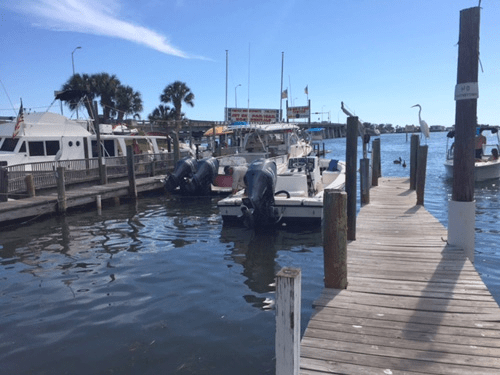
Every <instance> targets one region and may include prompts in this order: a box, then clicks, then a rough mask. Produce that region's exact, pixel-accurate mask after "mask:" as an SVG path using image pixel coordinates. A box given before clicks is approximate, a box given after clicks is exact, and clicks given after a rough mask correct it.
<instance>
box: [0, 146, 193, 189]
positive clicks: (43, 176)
mask: <svg viewBox="0 0 500 375" xmlns="http://www.w3.org/2000/svg"><path fill="white" fill-rule="evenodd" d="M188 154H189V152H181V157H184V156H187V155H188ZM103 164H104V166H105V168H104V170H105V173H106V176H107V179H108V180H112V179H120V178H126V177H127V176H128V167H127V158H126V157H125V156H118V157H107V158H105V159H103ZM58 167H64V168H65V171H64V179H65V184H66V185H72V184H81V183H98V181H99V180H100V175H99V159H98V158H92V159H77V160H63V161H51V162H39V163H27V164H19V165H14V166H8V167H7V171H8V172H7V173H8V194H11V195H13V196H14V195H15V196H18V197H22V196H26V195H27V193H28V188H27V183H26V179H27V176H28V175H31V176H32V179H33V184H34V187H35V190H40V189H52V188H56V187H57V177H56V171H57V168H58ZM173 168H174V155H173V153H166V152H162V153H159V154H150V153H144V154H136V155H134V172H135V174H136V176H137V177H149V176H155V175H162V174H166V173H167V171H168V170H171V169H173Z"/></svg>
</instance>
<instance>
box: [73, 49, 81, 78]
mask: <svg viewBox="0 0 500 375" xmlns="http://www.w3.org/2000/svg"><path fill="white" fill-rule="evenodd" d="M81 48H82V47H76V48H75V49H74V50H73V52H71V65H72V66H73V75H75V59H74V58H73V54H74V53H75V51H76V50H77V49H81Z"/></svg>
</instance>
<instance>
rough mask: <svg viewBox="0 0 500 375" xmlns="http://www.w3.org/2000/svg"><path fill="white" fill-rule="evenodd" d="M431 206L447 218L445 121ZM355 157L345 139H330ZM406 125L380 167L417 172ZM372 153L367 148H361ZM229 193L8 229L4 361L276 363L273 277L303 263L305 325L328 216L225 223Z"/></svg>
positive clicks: (481, 193) (481, 208) (125, 366)
mask: <svg viewBox="0 0 500 375" xmlns="http://www.w3.org/2000/svg"><path fill="white" fill-rule="evenodd" d="M431 137H432V138H431V139H430V140H429V141H428V144H429V160H428V174H427V183H426V192H425V206H426V208H427V209H428V210H429V211H431V213H432V214H434V215H435V216H436V217H437V218H438V219H439V220H440V221H441V222H442V223H443V224H444V225H447V219H448V218H447V206H448V199H449V197H450V196H451V184H450V183H449V181H447V180H445V179H444V167H443V165H442V162H443V160H444V152H445V143H446V141H445V133H432V134H431ZM325 143H326V147H327V149H329V150H332V153H331V155H330V156H332V157H336V156H338V157H339V158H341V159H344V158H345V139H336V140H327V141H326V142H325ZM409 147H410V146H409V142H408V143H407V142H406V137H405V135H404V134H394V135H383V136H382V137H381V148H382V174H383V175H384V176H408V175H409V168H408V167H407V168H403V167H402V166H401V165H397V164H394V163H393V160H395V159H397V158H398V157H399V156H401V157H402V158H403V159H404V160H406V161H407V163H408V164H409V153H410V151H409ZM360 155H361V154H360V153H359V154H358V157H359V156H360ZM498 196H499V184H498V181H493V182H490V183H487V184H483V185H481V186H477V187H476V200H477V218H476V248H477V249H476V267H477V269H478V270H479V272H480V273H481V275H482V277H483V280H484V281H485V282H486V284H487V285H488V287H489V288H490V290H491V291H492V293H493V294H494V296H495V298H496V299H497V301H499V300H500V274H499V271H498V270H499V269H500V254H499V250H498V248H499V242H500V240H499V232H498V229H497V223H498V222H499V218H498V209H499V205H500V204H499V200H498ZM217 199H219V198H200V199H185V198H184V199H183V198H167V197H164V196H150V197H147V198H141V199H140V201H139V202H138V204H137V206H136V205H132V204H123V205H122V206H120V207H105V208H104V210H103V213H102V215H101V216H98V215H97V213H96V212H95V211H93V209H92V208H91V209H87V210H82V211H77V212H72V213H70V214H68V215H67V216H65V217H56V218H50V219H45V220H41V221H35V222H34V221H31V222H28V223H25V224H19V225H16V226H12V227H9V228H4V229H2V230H1V231H0V281H1V283H0V306H1V310H0V317H1V319H0V373H1V374H89V373H92V374H274V366H275V364H274V359H273V358H274V333H275V327H274V319H275V316H274V276H275V274H276V272H277V271H278V270H279V269H281V268H282V267H285V266H293V267H300V268H301V269H302V296H303V300H302V306H303V310H302V329H304V327H305V325H306V323H307V321H308V319H309V317H310V314H311V304H312V301H313V300H314V299H315V298H316V297H317V296H318V295H319V293H320V292H321V289H322V278H323V259H322V235H321V230H320V229H310V228H309V229H308V228H300V229H299V228H296V227H288V228H284V229H280V230H277V231H272V232H269V233H259V234H256V233H254V232H253V231H250V230H247V229H243V228H235V227H225V226H224V227H223V226H222V222H221V219H220V217H219V215H218V211H217V206H216V205H217Z"/></svg>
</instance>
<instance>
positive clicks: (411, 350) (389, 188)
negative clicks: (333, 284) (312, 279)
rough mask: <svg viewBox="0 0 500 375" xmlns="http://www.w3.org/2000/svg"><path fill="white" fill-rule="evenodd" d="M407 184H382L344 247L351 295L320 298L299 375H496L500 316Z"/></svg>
mask: <svg viewBox="0 0 500 375" xmlns="http://www.w3.org/2000/svg"><path fill="white" fill-rule="evenodd" d="M415 203H416V194H415V192H414V191H410V190H409V183H408V180H407V179H402V178H381V179H379V186H377V187H374V188H372V190H371V191H370V204H368V205H365V206H364V207H363V208H362V209H361V211H360V213H359V215H358V217H357V228H356V240H355V241H351V242H349V244H348V250H347V259H348V264H347V267H348V271H347V272H348V287H347V289H345V290H336V289H324V290H323V292H322V294H321V295H320V296H319V297H318V298H317V299H316V300H315V301H314V303H313V307H314V312H313V316H312V317H311V320H310V322H309V324H308V327H307V328H306V330H305V333H304V336H303V338H302V341H301V362H300V363H301V372H300V373H301V374H303V375H312V374H315V375H320V374H393V375H396V374H499V373H500V359H499V358H500V340H499V339H500V308H499V306H498V304H497V302H496V301H495V300H494V298H493V297H492V296H491V293H490V292H489V291H488V289H487V287H486V286H485V285H484V283H483V281H482V280H481V277H480V276H479V274H478V273H477V271H476V270H475V267H474V265H473V264H472V263H471V262H470V261H469V259H468V258H467V257H466V256H465V254H464V252H463V250H462V249H459V248H457V247H454V246H450V245H449V244H447V242H446V238H447V230H446V228H445V227H444V226H443V225H442V224H441V223H439V221H438V220H437V219H436V218H435V217H433V216H432V215H431V214H430V213H429V212H428V211H427V210H425V208H424V207H422V206H416V205H415Z"/></svg>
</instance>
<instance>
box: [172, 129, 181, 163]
mask: <svg viewBox="0 0 500 375" xmlns="http://www.w3.org/2000/svg"><path fill="white" fill-rule="evenodd" d="M172 136H173V141H174V165H177V162H178V161H179V159H180V158H181V156H180V155H181V153H180V149H179V135H178V134H177V131H174V132H172Z"/></svg>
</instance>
